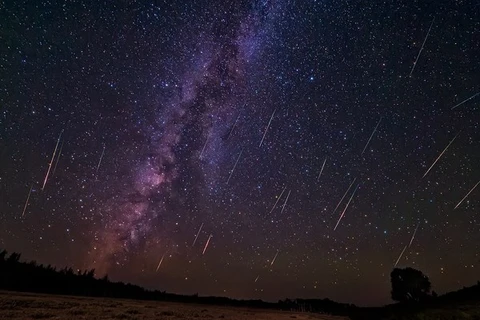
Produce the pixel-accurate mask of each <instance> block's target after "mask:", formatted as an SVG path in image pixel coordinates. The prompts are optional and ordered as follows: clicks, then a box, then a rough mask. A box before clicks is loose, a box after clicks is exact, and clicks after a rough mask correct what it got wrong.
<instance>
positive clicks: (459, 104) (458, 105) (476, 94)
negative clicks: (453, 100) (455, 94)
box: [451, 92, 480, 110]
mask: <svg viewBox="0 0 480 320" xmlns="http://www.w3.org/2000/svg"><path fill="white" fill-rule="evenodd" d="M479 94H480V92H477V93H475V94H474V95H473V96H471V97H470V98H468V99H465V100H463V101H462V102H460V103H458V104H456V105H455V106H453V107H452V109H451V110H453V109H455V108H456V107H460V106H461V105H462V104H464V103H465V102H467V101H469V100H472V99H473V98H475V97H476V96H478V95H479Z"/></svg>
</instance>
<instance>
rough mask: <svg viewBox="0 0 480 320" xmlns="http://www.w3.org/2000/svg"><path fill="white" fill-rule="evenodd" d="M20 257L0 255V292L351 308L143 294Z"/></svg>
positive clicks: (89, 273)
mask: <svg viewBox="0 0 480 320" xmlns="http://www.w3.org/2000/svg"><path fill="white" fill-rule="evenodd" d="M20 256H21V255H20V254H18V253H12V254H10V255H8V252H7V251H5V250H3V251H0V289H2V290H10V291H25V292H37V293H48V294H62V295H78V296H90V297H110V298H124V299H137V300H161V301H170V302H185V303H200V304H212V305H227V306H238V307H251V308H266V309H281V310H295V311H310V312H322V313H332V314H346V313H347V310H348V308H349V307H351V306H352V305H346V304H340V303H336V302H334V301H331V300H328V299H325V300H313V299H311V300H302V299H296V300H290V299H286V300H284V301H279V302H278V303H271V302H265V301H263V300H236V299H230V298H226V297H200V296H198V294H195V295H179V294H173V293H167V292H164V291H158V290H155V291H151V290H146V289H144V288H142V287H140V286H137V285H132V284H129V283H127V284H125V283H123V282H112V281H110V280H109V279H108V277H107V276H105V277H103V278H101V279H97V278H95V270H85V271H76V272H75V271H74V270H73V269H72V268H63V269H59V270H57V269H56V268H55V267H52V266H51V265H47V266H44V265H43V264H37V263H36V262H35V261H31V262H22V261H20Z"/></svg>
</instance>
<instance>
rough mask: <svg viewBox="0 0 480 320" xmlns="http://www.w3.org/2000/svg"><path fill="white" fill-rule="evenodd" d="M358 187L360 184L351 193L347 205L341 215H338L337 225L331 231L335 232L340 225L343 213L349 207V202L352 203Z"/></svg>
mask: <svg viewBox="0 0 480 320" xmlns="http://www.w3.org/2000/svg"><path fill="white" fill-rule="evenodd" d="M359 185H360V184H357V186H356V187H355V190H353V193H352V195H351V196H350V199H349V200H348V202H347V205H346V206H345V209H343V211H342V214H341V215H340V218H339V219H338V221H337V224H336V225H335V228H333V231H335V230H337V227H338V225H339V224H340V221H341V220H342V218H343V216H344V215H345V212H346V211H347V209H348V206H349V205H350V202H351V201H352V199H353V196H354V195H355V192H357V189H358V186H359Z"/></svg>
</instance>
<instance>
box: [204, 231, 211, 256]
mask: <svg viewBox="0 0 480 320" xmlns="http://www.w3.org/2000/svg"><path fill="white" fill-rule="evenodd" d="M212 237H213V235H209V236H208V240H207V243H205V248H203V252H202V255H203V254H205V251H207V248H208V244H209V243H210V239H211V238H212Z"/></svg>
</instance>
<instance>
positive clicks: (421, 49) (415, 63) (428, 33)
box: [409, 18, 435, 77]
mask: <svg viewBox="0 0 480 320" xmlns="http://www.w3.org/2000/svg"><path fill="white" fill-rule="evenodd" d="M434 22H435V18H433V20H432V23H431V24H430V28H428V32H427V36H426V37H425V39H424V40H423V43H422V47H421V48H420V51H419V52H418V55H417V58H416V59H415V62H414V63H413V67H412V70H410V75H409V77H411V76H412V73H413V70H415V66H416V65H417V62H418V59H419V58H420V55H421V54H422V51H423V47H425V42H427V39H428V36H429V35H430V31H431V30H432V26H433V23H434Z"/></svg>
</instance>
